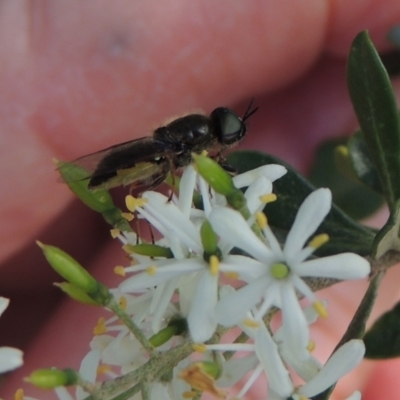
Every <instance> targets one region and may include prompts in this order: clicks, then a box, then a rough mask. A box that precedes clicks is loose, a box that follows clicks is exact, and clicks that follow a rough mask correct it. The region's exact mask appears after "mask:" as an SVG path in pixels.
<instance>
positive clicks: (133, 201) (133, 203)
mask: <svg viewBox="0 0 400 400" xmlns="http://www.w3.org/2000/svg"><path fill="white" fill-rule="evenodd" d="M146 203H147V200H146V199H143V198H142V197H140V198H136V197H133V196H132V195H131V194H128V196H126V197H125V205H126V208H127V209H128V210H129V211H130V212H135V211H136V208H137V207H143V206H144V205H145V204H146Z"/></svg>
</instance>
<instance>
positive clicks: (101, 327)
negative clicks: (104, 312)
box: [93, 317, 107, 335]
mask: <svg viewBox="0 0 400 400" xmlns="http://www.w3.org/2000/svg"><path fill="white" fill-rule="evenodd" d="M106 332H107V326H106V320H105V318H104V317H100V318H99V320H98V321H97V325H96V326H95V327H94V328H93V335H102V334H104V333H106Z"/></svg>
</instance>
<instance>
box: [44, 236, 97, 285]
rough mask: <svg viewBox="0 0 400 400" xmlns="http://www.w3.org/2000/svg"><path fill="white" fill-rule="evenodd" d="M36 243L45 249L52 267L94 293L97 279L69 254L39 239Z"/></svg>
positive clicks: (68, 279)
mask: <svg viewBox="0 0 400 400" xmlns="http://www.w3.org/2000/svg"><path fill="white" fill-rule="evenodd" d="M36 243H37V245H38V246H39V247H40V248H41V249H42V250H43V253H44V255H45V257H46V259H47V261H48V262H49V264H50V265H51V266H52V268H53V269H54V270H55V271H56V272H57V273H58V274H59V275H61V276H62V277H63V278H64V279H66V280H67V281H68V282H70V283H73V284H74V285H76V286H78V287H79V288H80V289H82V290H83V291H84V292H85V293H93V292H95V291H96V290H97V286H98V282H97V280H96V279H94V278H93V277H92V275H90V274H89V272H87V271H86V269H85V268H83V267H82V266H81V265H80V264H79V263H78V262H77V261H76V260H74V259H73V258H72V257H71V256H70V255H69V254H67V253H65V252H64V251H62V250H61V249H59V248H58V247H54V246H49V245H45V244H43V243H41V242H39V241H37V242H36Z"/></svg>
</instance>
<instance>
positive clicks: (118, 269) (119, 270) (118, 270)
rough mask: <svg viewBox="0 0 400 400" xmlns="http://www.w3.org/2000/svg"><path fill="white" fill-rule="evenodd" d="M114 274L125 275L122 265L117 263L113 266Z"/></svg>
mask: <svg viewBox="0 0 400 400" xmlns="http://www.w3.org/2000/svg"><path fill="white" fill-rule="evenodd" d="M114 274H115V275H120V276H125V274H126V272H125V268H124V267H122V266H121V265H117V266H116V267H114Z"/></svg>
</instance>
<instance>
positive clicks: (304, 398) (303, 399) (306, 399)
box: [299, 394, 309, 400]
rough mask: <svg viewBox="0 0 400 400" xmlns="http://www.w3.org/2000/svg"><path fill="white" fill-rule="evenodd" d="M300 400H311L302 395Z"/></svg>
mask: <svg viewBox="0 0 400 400" xmlns="http://www.w3.org/2000/svg"><path fill="white" fill-rule="evenodd" d="M299 400H309V399H308V397H306V396H303V395H302V394H301V395H300V397H299Z"/></svg>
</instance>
